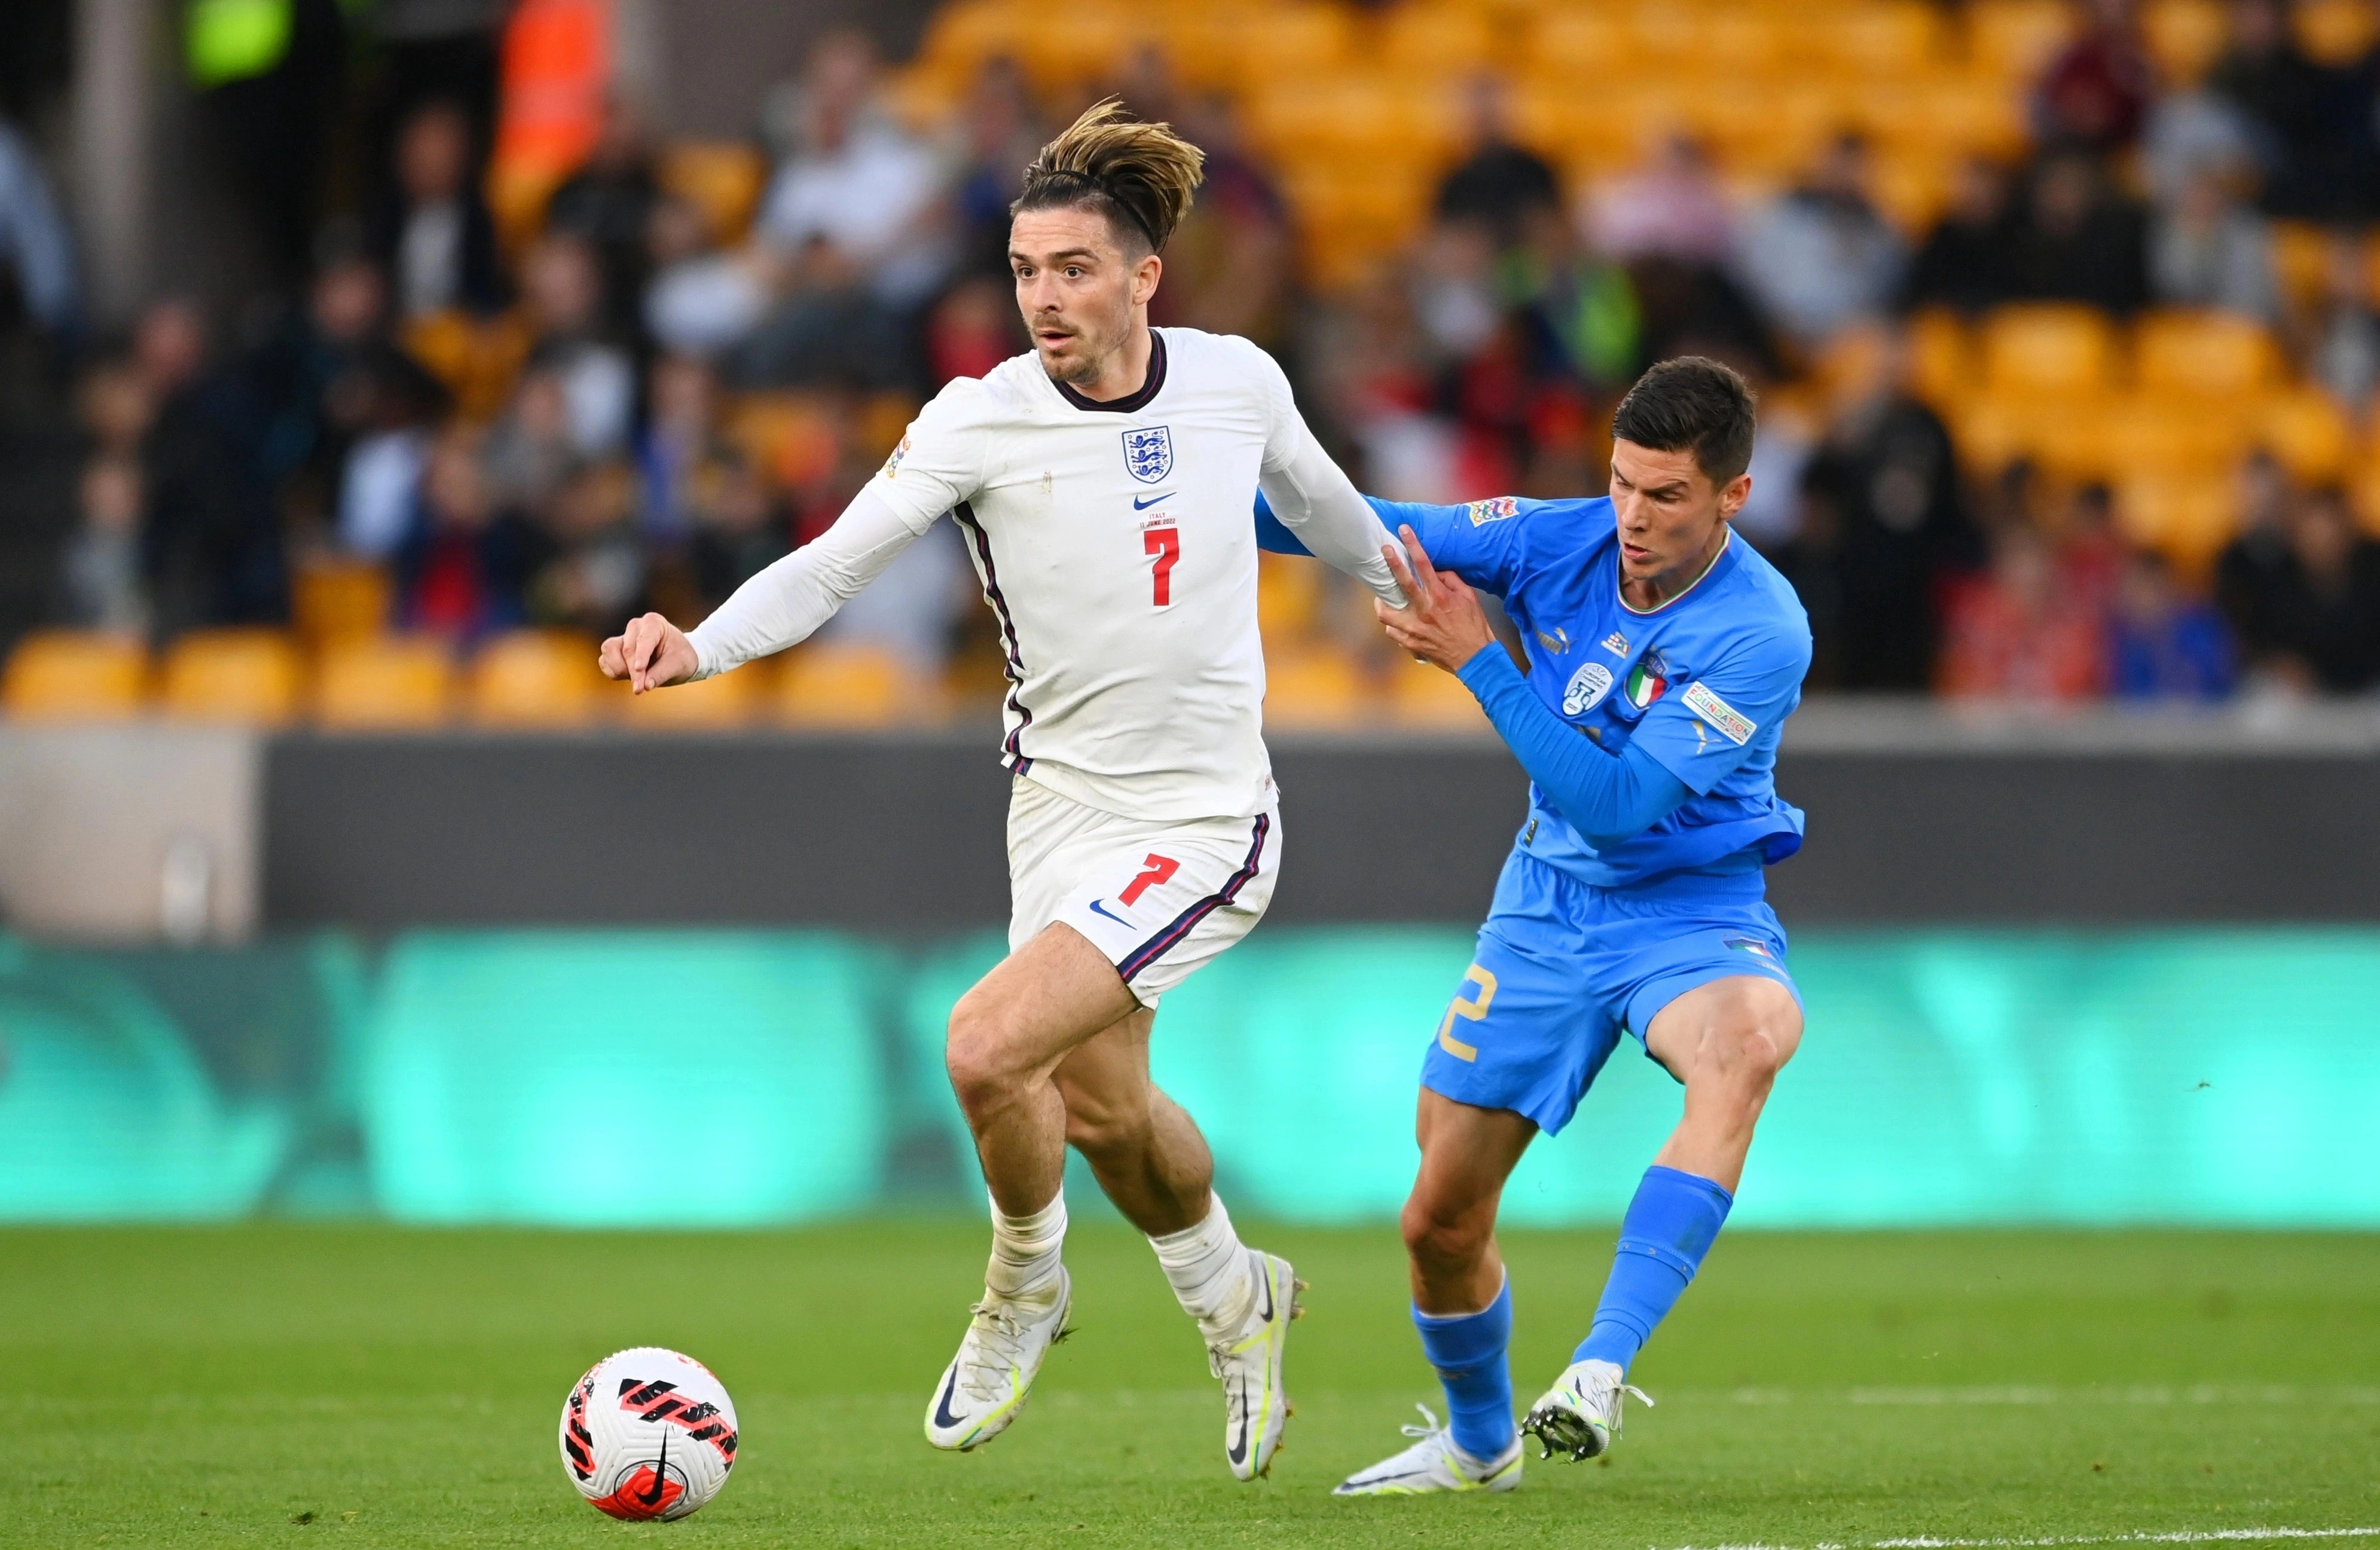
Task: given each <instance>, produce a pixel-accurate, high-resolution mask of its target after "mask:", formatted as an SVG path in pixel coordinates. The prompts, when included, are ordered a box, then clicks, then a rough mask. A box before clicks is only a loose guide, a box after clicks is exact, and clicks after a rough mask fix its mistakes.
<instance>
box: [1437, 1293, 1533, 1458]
mask: <svg viewBox="0 0 2380 1550" xmlns="http://www.w3.org/2000/svg"><path fill="white" fill-rule="evenodd" d="M1413 1317H1414V1327H1415V1328H1416V1329H1418V1330H1420V1331H1421V1350H1422V1354H1423V1355H1424V1356H1427V1357H1428V1358H1429V1364H1430V1365H1431V1366H1433V1367H1435V1368H1437V1369H1438V1381H1439V1383H1440V1384H1442V1385H1444V1386H1445V1388H1446V1404H1447V1408H1448V1409H1449V1410H1451V1411H1453V1413H1454V1419H1453V1421H1452V1422H1451V1430H1452V1431H1453V1433H1454V1446H1455V1447H1459V1448H1461V1449H1463V1452H1465V1453H1468V1454H1469V1455H1471V1457H1473V1458H1474V1459H1479V1460H1480V1461H1481V1462H1483V1463H1484V1462H1486V1461H1487V1460H1488V1459H1493V1458H1495V1457H1496V1456H1497V1455H1499V1454H1500V1453H1502V1452H1503V1451H1504V1449H1506V1448H1508V1447H1512V1368H1511V1366H1510V1365H1509V1364H1508V1363H1507V1362H1505V1360H1504V1348H1505V1347H1507V1346H1509V1345H1511V1344H1512V1278H1511V1277H1509V1276H1508V1277H1506V1278H1505V1279H1504V1284H1503V1285H1502V1286H1501V1287H1500V1288H1499V1289H1497V1292H1496V1301H1494V1302H1490V1303H1488V1305H1487V1306H1486V1307H1484V1308H1482V1309H1480V1310H1479V1311H1478V1312H1477V1313H1475V1314H1453V1315H1452V1316H1451V1317H1447V1318H1439V1317H1437V1316H1435V1315H1434V1314H1426V1313H1423V1312H1422V1311H1421V1310H1420V1309H1419V1308H1415V1310H1414V1316H1413Z"/></svg>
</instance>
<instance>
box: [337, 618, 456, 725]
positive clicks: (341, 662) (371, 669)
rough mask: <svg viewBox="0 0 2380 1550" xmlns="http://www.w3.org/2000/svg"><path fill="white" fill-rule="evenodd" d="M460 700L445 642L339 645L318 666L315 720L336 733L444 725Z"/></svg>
mask: <svg viewBox="0 0 2380 1550" xmlns="http://www.w3.org/2000/svg"><path fill="white" fill-rule="evenodd" d="M454 700H455V662H454V658H453V657H452V655H451V654H450V653H449V652H448V650H447V648H446V645H445V643H444V642H443V641H440V640H435V639H431V638H429V637H427V636H372V637H366V638H349V639H344V640H337V641H334V642H333V643H331V644H330V645H328V646H326V647H324V648H322V656H321V658H320V659H319V660H317V661H316V664H315V671H314V721H315V722H316V724H317V725H320V726H322V727H324V728H327V729H329V730H332V731H335V732H394V731H408V732H409V731H416V730H422V729H427V728H431V727H436V726H443V724H445V721H446V719H447V717H448V716H449V715H451V714H452V713H453V710H454Z"/></svg>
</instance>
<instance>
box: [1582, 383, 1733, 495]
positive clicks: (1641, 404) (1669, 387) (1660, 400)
mask: <svg viewBox="0 0 2380 1550" xmlns="http://www.w3.org/2000/svg"><path fill="white" fill-rule="evenodd" d="M1754 422H1755V402H1754V398H1753V393H1752V384H1751V383H1749V382H1747V381H1744V380H1743V377H1742V376H1741V375H1740V374H1738V373H1737V371H1736V369H1734V368H1733V367H1731V366H1728V365H1726V364H1724V363H1722V362H1719V361H1716V360H1712V359H1710V358H1709V357H1706V356H1680V357H1677V358H1676V359H1675V360H1665V361H1662V362H1661V363H1660V364H1659V365H1658V366H1656V367H1654V368H1653V369H1651V370H1649V371H1647V372H1645V374H1644V375H1643V376H1641V377H1639V378H1637V379H1636V385H1635V386H1634V387H1632V388H1630V389H1629V390H1628V396H1627V397H1625V398H1623V399H1621V401H1620V407H1619V409H1618V410H1617V411H1615V412H1614V413H1613V415H1612V417H1611V434H1612V435H1613V436H1615V437H1617V438H1619V439H1620V440H1621V441H1623V442H1635V443H1636V444H1637V445H1638V446H1640V447H1649V448H1651V449H1652V450H1653V451H1655V452H1683V451H1687V450H1689V449H1691V450H1692V451H1693V453H1694V466H1696V467H1698V468H1700V469H1701V470H1702V471H1703V473H1704V475H1705V476H1706V478H1709V480H1710V481H1711V483H1713V484H1725V483H1727V482H1728V481H1729V480H1730V479H1732V478H1735V476H1736V475H1738V474H1741V473H1742V472H1743V471H1744V469H1746V468H1748V467H1750V466H1752V435H1753V429H1754Z"/></svg>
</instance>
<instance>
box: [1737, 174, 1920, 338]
mask: <svg viewBox="0 0 2380 1550" xmlns="http://www.w3.org/2000/svg"><path fill="white" fill-rule="evenodd" d="M1868 176H1869V164H1868V148H1867V141H1866V139H1864V138H1863V137H1861V136H1859V135H1843V136H1840V137H1839V138H1838V139H1836V140H1835V142H1834V144H1833V145H1832V146H1831V147H1829V148H1828V151H1827V152H1826V154H1825V155H1824V156H1823V157H1821V158H1820V159H1819V162H1818V164H1817V165H1816V166H1815V168H1813V169H1812V170H1811V173H1810V175H1809V176H1807V177H1805V178H1804V179H1803V181H1802V182H1801V183H1800V184H1799V185H1797V186H1796V187H1795V188H1792V189H1791V190H1789V191H1788V192H1787V193H1785V194H1784V195H1783V196H1781V197H1780V198H1779V199H1778V200H1775V201H1774V202H1773V203H1771V204H1770V205H1769V206H1768V207H1767V209H1766V210H1764V211H1762V212H1760V213H1759V214H1758V215H1756V216H1755V217H1754V219H1753V221H1752V223H1751V224H1750V225H1749V226H1748V227H1747V228H1746V230H1745V231H1744V233H1743V238H1742V240H1741V241H1740V242H1739V244H1738V246H1737V248H1736V259H1735V263H1736V269H1737V272H1739V273H1740V274H1742V276H1743V280H1744V284H1745V285H1746V287H1747V288H1748V289H1749V290H1750V291H1751V292H1752V295H1753V297H1754V299H1755V300H1756V301H1757V302H1759V304H1760V306H1761V308H1762V309H1763V310H1764V311H1766V312H1767V316H1768V320H1769V321H1770V322H1772V323H1773V324H1775V325H1776V326H1777V327H1778V328H1779V329H1780V330H1782V331H1783V332H1784V333H1788V334H1791V335H1792V336H1793V337H1795V338H1796V339H1798V340H1799V341H1800V342H1801V343H1803V345H1814V344H1815V343H1817V342H1818V341H1820V340H1823V339H1825V338H1826V337H1827V336H1828V334H1830V333H1834V332H1835V330H1837V329H1839V328H1840V327H1842V326H1843V325H1844V324H1845V323H1848V322H1850V321H1852V320H1853V319H1855V318H1860V317H1865V316H1871V315H1874V314H1876V313H1878V312H1880V311H1882V310H1883V309H1885V307H1886V306H1887V305H1888V303H1889V302H1890V301H1891V300H1892V298H1893V297H1894V296H1895V295H1896V294H1897V293H1898V292H1899V290H1900V280H1901V275H1902V272H1903V271H1904V270H1905V269H1906V267H1907V264H1908V252H1907V250H1906V249H1905V248H1903V247H1902V245H1901V241H1900V236H1899V234H1897V233H1896V232H1895V231H1894V230H1893V229H1892V226H1891V225H1890V224H1889V223H1888V222H1887V221H1886V220H1885V219H1884V217H1883V216H1882V215H1881V214H1880V213H1878V212H1877V211H1876V203H1875V201H1874V200H1871V199H1870V198H1869V197H1868Z"/></svg>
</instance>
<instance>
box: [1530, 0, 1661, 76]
mask: <svg viewBox="0 0 2380 1550" xmlns="http://www.w3.org/2000/svg"><path fill="white" fill-rule="evenodd" d="M1636 54H1637V49H1636V37H1635V33H1634V31H1633V29H1631V28H1629V27H1627V26H1625V25H1624V24H1622V23H1621V20H1620V18H1617V17H1615V16H1613V15H1612V14H1611V13H1610V12H1609V11H1605V10H1599V9H1598V10H1568V9H1563V10H1548V11H1547V12H1546V13H1545V14H1544V15H1543V16H1541V17H1539V18H1537V20H1536V23H1535V24H1534V25H1533V26H1531V28H1530V29H1529V32H1528V42H1527V45H1526V46H1525V47H1524V49H1523V50H1522V56H1523V58H1524V60H1525V61H1526V62H1527V64H1528V67H1530V68H1531V69H1532V70H1536V71H1541V72H1543V73H1544V75H1545V76H1546V78H1547V79H1549V80H1557V81H1559V80H1562V79H1568V80H1569V81H1570V82H1571V83H1572V88H1571V89H1572V91H1573V92H1576V93H1577V94H1579V95H1582V96H1583V95H1585V93H1583V92H1578V89H1577V82H1578V81H1580V80H1583V79H1598V80H1599V79H1611V78H1613V77H1616V76H1620V75H1622V74H1624V73H1625V72H1626V71H1627V70H1629V69H1630V68H1632V67H1633V66H1634V65H1635V63H1636Z"/></svg>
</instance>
